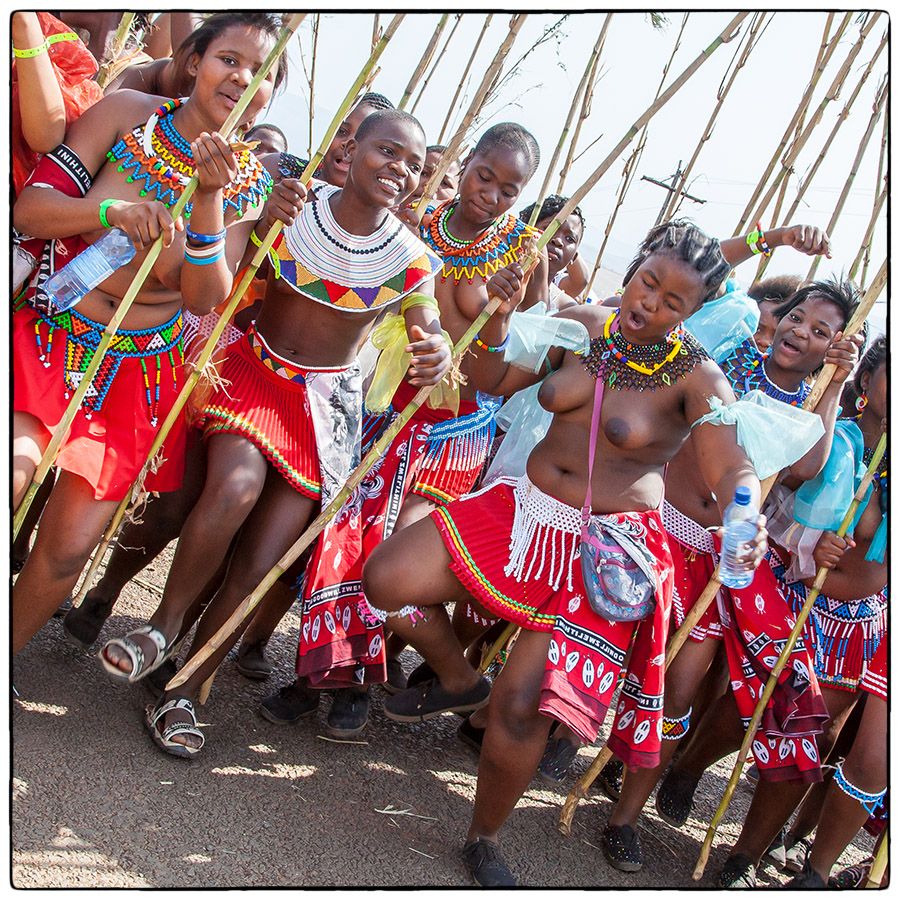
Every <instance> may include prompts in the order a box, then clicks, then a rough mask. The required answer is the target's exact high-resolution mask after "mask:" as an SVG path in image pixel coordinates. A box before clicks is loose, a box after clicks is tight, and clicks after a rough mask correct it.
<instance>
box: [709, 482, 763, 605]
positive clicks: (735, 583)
mask: <svg viewBox="0 0 900 900" xmlns="http://www.w3.org/2000/svg"><path fill="white" fill-rule="evenodd" d="M758 516H759V510H758V509H756V507H755V506H753V505H752V504H751V503H750V489H749V488H746V487H739V488H737V489H736V490H735V492H734V500H733V501H732V502H731V503H729V504H728V506H727V507H726V508H725V516H724V518H723V522H722V524H723V525H724V526H725V535H724V537H723V538H722V555H721V557H720V558H719V581H721V582H722V584H724V585H725V587H729V588H743V587H747V585H748V584H750V582H751V581H753V575H754V571H753V569H750V568H748V567H747V566H746V565H744V564H742V563H739V562H738V557H740V556H743V555H744V554H745V553H746V552H747V544H749V543H751V542H752V541H753V539H754V538H755V537H756V530H757V528H756V519H757V517H758Z"/></svg>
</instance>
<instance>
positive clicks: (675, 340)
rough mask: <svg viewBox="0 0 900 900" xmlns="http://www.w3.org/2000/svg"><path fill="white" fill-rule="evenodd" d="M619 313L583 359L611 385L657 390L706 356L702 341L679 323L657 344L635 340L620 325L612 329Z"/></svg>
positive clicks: (614, 314)
mask: <svg viewBox="0 0 900 900" xmlns="http://www.w3.org/2000/svg"><path fill="white" fill-rule="evenodd" d="M618 316H619V312H618V310H616V311H614V312H613V313H611V314H610V316H609V318H608V319H607V320H606V322H605V324H604V325H603V335H602V336H601V337H598V338H594V339H593V340H592V341H591V345H590V349H589V351H588V352H587V353H586V354H585V355H584V358H583V359H582V363H583V365H584V367H585V368H586V369H587V370H588V372H590V373H591V375H593V376H594V378H603V379H605V381H606V386H607V387H609V388H616V389H621V390H636V391H645V390H650V391H655V390H656V389H657V388H658V387H663V386H666V387H668V386H669V385H671V384H674V383H675V382H676V381H678V380H679V379H680V378H683V377H684V376H685V375H687V374H688V373H690V372H691V371H692V370H693V369H694V367H695V366H696V365H697V363H698V362H702V361H703V360H704V359H706V358H707V355H706V352H705V351H704V350H703V348H702V347H701V346H700V344H699V343H697V341H695V340H694V339H693V338H692V337H691V336H690V334H688V333H687V332H686V331H684V329H683V328H680V327H679V328H676V329H673V330H672V331H670V332H669V333H668V334H667V335H666V337H665V339H664V340H662V341H659V342H657V343H655V344H633V343H631V341H629V340H627V339H626V338H625V337H624V336H623V334H622V332H621V331H620V330H619V329H618V328H616V329H615V330H613V325H614V324H617V323H618ZM664 369H665V371H663V370H664Z"/></svg>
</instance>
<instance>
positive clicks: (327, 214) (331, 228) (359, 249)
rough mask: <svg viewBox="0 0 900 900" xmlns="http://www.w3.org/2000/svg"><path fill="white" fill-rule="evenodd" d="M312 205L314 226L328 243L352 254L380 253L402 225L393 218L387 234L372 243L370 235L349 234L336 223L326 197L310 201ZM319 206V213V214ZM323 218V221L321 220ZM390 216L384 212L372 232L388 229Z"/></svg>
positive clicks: (398, 232) (376, 232)
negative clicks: (341, 238) (381, 239)
mask: <svg viewBox="0 0 900 900" xmlns="http://www.w3.org/2000/svg"><path fill="white" fill-rule="evenodd" d="M311 207H312V215H313V221H315V223H316V227H317V228H318V229H319V231H320V232H321V233H322V236H323V237H324V238H325V239H326V240H328V241H329V242H330V243H332V244H334V246H335V247H337V248H338V249H339V250H343V251H344V252H345V253H352V254H353V255H354V256H368V255H371V254H373V253H380V252H381V251H382V250H384V248H385V247H387V246H388V244H390V243H391V241H393V240H394V239H395V238H396V237H397V235H399V234H400V232H401V231H402V230H403V228H404V225H403V223H402V222H401V221H400V220H399V219H395V220H394V226H395V227H394V228H393V230H391V231H389V233H388V234H387V236H386V237H385V239H384V240H383V241H381V243H379V244H374V245H373V244H372V241H371V238H372V235H365V236H359V235H355V234H351V233H350V232H349V231H347V230H346V229H344V228H341V226H340V225H339V224H338V221H337V219H335V217H334V213H333V212H332V211H331V206H330V205H329V203H328V197H323V198H322V199H321V200H314V201H313V202H312V203H311ZM320 207H321V214H320ZM323 219H324V220H325V221H324V222H323V221H322V220H323ZM390 222H391V216H390V214H385V217H384V219H383V220H382V222H381V224H380V225H379V226H378V227H377V228H376V229H375V231H374V232H372V234H374V235H377V234H378V233H379V232H384V231H385V230H386V229H390ZM338 236H343V237H344V238H345V239H346V240H353V241H354V243H355V244H356V246H351V245H350V244H349V243H345V241H341V240H338Z"/></svg>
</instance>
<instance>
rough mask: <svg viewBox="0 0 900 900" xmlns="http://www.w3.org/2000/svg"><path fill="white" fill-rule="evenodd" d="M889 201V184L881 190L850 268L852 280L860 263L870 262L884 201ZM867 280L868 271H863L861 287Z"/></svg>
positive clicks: (849, 275) (849, 274)
mask: <svg viewBox="0 0 900 900" xmlns="http://www.w3.org/2000/svg"><path fill="white" fill-rule="evenodd" d="M886 199H887V184H885V185H884V187H882V189H881V193H880V194H879V195H878V196H877V197H876V198H875V205H874V207H873V208H872V215H871V216H870V217H869V224H868V225H867V226H866V231H865V233H864V234H863V239H862V243H861V244H860V246H859V252H858V253H857V254H856V258H855V259H854V260H853V265H852V266H851V267H850V272H849V273H848V277H849V278H851V279H855V278H856V273H857V272H858V271H859V265H860V263H861V262H862V261H863V260H864V259H865V260H868V258H869V256H870V255H871V251H872V236H873V235H874V233H875V225H876V224H877V223H878V217H879V216H880V215H881V210H882V208H883V207H884V201H885V200H886ZM865 278H866V271H865V268H864V269H863V273H862V276H861V277H860V286H865Z"/></svg>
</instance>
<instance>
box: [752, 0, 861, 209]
mask: <svg viewBox="0 0 900 900" xmlns="http://www.w3.org/2000/svg"><path fill="white" fill-rule="evenodd" d="M878 16H879V13H875V14H874V15H872V16H871V17H870V18H869V20H868V22H867V23H866V24H865V25H864V26H863V27H862V28H861V29H860V32H859V37H858V38H857V40H856V42H855V43H854V44H853V46H852V47H851V48H850V50H849V51H848V53H847V57H846V59H845V60H844V62H843V63H842V65H841V67H840V69H839V70H838V72H837V74H836V75H835V76H834V79H833V81H832V82H831V86H830V87H829V88H828V90H827V91H826V92H825V96H824V97H823V98H822V100H821V101H820V102H819V105H818V106H817V107H816V108H815V110H814V112H813V114H812V116H811V117H810V119H809V121H808V122H807V123H806V125H805V126H804V128H803V131H802V132H801V134H800V135H799V136H798V137H797V139H796V140H795V141H794V142H793V143H792V144H791V146H790V149H789V150H788V151H787V153H786V154H785V156H784V157H783V159H782V160H781V168H780V170H779V172H778V175H776V177H775V179H774V180H773V181H772V183H771V184H770V185H769V187H768V188H767V189H766V191H765V192H764V193H763V196H762V199H761V200H760V201H759V203H758V204H757V207H756V211H755V212H754V214H753V216H752V217H751V221H752V222H758V221H761V220H762V217H763V214H764V213H765V211H766V208H767V207H768V205H769V203H771V202H772V198H773V197H774V196H775V192H776V191H777V190H778V188H779V186H780V185H781V182H782V180H783V179H785V178H787V176H788V174H789V173H790V172H791V168H792V167H793V165H794V162H795V160H796V159H797V157H798V156H799V155H800V151H801V150H802V149H803V147H804V146H805V144H806V142H807V141H808V140H809V138H810V136H811V135H812V133H813V131H814V130H815V128H816V126H817V125H818V124H819V122H821V121H822V116H823V115H824V114H825V108H826V107H827V106H828V104H829V103H831V101H832V100H836V99H837V97H838V95H839V94H840V91H841V87H842V86H843V84H844V82H845V81H846V80H847V76H848V75H849V74H850V68H851V66H852V65H853V63H854V62H855V60H856V57H857V56H859V53H860V51H861V50H862V47H863V43H864V42H865V40H866V38H867V37H868V35H869V32H870V31H871V30H872V29H873V28H874V27H875V23H876V22H877V21H878Z"/></svg>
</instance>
